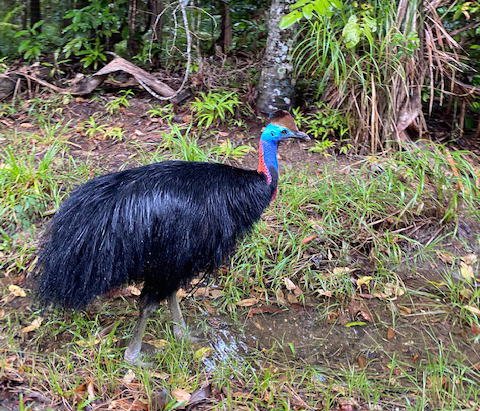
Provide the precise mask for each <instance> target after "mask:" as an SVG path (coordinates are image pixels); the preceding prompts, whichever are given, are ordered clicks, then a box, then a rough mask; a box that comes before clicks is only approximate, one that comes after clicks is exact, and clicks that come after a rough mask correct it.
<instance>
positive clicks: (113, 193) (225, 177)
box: [38, 111, 308, 363]
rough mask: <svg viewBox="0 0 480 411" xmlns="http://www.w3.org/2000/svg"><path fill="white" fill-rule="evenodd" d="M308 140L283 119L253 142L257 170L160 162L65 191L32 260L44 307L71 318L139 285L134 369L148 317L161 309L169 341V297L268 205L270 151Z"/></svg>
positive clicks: (272, 184)
mask: <svg viewBox="0 0 480 411" xmlns="http://www.w3.org/2000/svg"><path fill="white" fill-rule="evenodd" d="M289 138H303V139H308V137H307V135H306V134H304V133H302V132H299V131H298V129H297V127H296V126H295V123H294V121H293V119H292V117H291V116H290V114H288V113H287V112H286V111H277V112H275V113H274V114H272V115H271V122H270V124H269V125H267V127H266V128H265V130H264V131H263V133H262V136H261V139H260V153H259V166H258V170H244V169H241V168H236V167H231V166H228V165H223V164H216V163H199V162H183V161H165V162H162V163H156V164H151V165H147V166H144V167H139V168H134V169H131V170H126V171H121V172H118V173H112V174H107V175H104V176H101V177H97V178H94V179H92V180H90V181H88V182H87V183H86V184H84V185H82V186H80V187H78V188H77V189H75V190H74V191H73V192H72V193H71V195H70V197H69V198H68V199H67V200H66V201H65V202H64V203H63V204H62V206H61V207H60V209H59V210H58V212H57V213H56V214H55V216H54V217H53V219H52V221H51V222H50V225H49V227H48V228H47V231H46V233H45V237H44V240H43V243H42V246H41V247H40V251H39V269H40V279H39V284H38V294H39V298H40V300H41V301H42V302H43V303H45V304H50V303H53V304H56V305H60V306H63V307H70V308H74V309H80V308H82V307H84V306H86V305H87V304H88V303H89V302H90V301H91V300H92V299H93V298H94V297H95V296H98V295H101V294H104V293H106V292H108V291H110V290H112V289H115V288H117V287H120V286H122V285H124V284H127V283H135V282H141V281H144V287H143V290H142V295H141V310H140V317H139V320H138V323H137V325H136V328H135V331H134V336H133V338H132V341H131V342H130V344H129V346H128V348H127V350H126V351H125V359H126V360H127V361H129V362H131V363H137V362H138V360H139V357H140V353H141V347H142V339H143V335H144V332H145V326H146V322H147V319H148V315H149V314H150V313H151V312H152V311H153V310H154V309H155V308H156V307H157V306H158V304H159V303H160V302H161V301H162V300H164V299H168V306H169V309H170V311H171V313H172V319H173V322H174V332H175V335H176V336H177V337H179V336H182V335H183V334H184V332H185V322H184V320H183V317H182V313H181V311H180V307H179V305H178V302H177V298H176V291H177V290H178V288H179V287H180V286H181V285H182V284H184V283H186V282H188V281H189V280H191V279H192V278H193V277H194V276H195V275H197V274H198V273H200V272H211V271H212V270H214V269H215V268H216V267H218V266H219V265H220V264H222V263H223V262H224V261H225V259H226V258H227V257H228V255H229V254H230V253H231V252H232V250H233V249H234V246H235V242H236V240H237V239H239V238H241V237H242V236H243V235H244V234H245V233H247V232H248V231H249V230H250V229H251V228H252V226H253V224H254V223H255V222H256V221H258V220H259V219H260V216H261V214H262V212H263V210H265V208H266V207H267V206H268V205H269V203H270V202H271V201H272V199H274V198H275V196H276V192H277V181H278V163H277V148H278V143H279V141H282V140H285V139H289Z"/></svg>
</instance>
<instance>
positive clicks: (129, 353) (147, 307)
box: [125, 301, 158, 365]
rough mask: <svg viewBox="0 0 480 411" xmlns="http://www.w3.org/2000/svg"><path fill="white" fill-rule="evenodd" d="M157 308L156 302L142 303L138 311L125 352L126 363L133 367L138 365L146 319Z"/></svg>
mask: <svg viewBox="0 0 480 411" xmlns="http://www.w3.org/2000/svg"><path fill="white" fill-rule="evenodd" d="M157 307H158V303H156V302H153V301H148V302H146V303H143V301H142V308H141V309H140V315H139V317H138V320H137V324H136V325H135V329H134V330H133V337H132V340H131V341H130V344H128V347H127V349H126V350H125V361H126V362H128V363H130V364H133V365H138V364H139V363H140V357H141V354H142V340H143V336H144V334H145V329H146V327H147V321H148V317H149V316H150V314H151V313H152V311H155V310H156V309H157Z"/></svg>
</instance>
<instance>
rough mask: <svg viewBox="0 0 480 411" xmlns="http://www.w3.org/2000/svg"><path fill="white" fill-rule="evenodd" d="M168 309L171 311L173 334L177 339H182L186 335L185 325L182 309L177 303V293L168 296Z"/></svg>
mask: <svg viewBox="0 0 480 411" xmlns="http://www.w3.org/2000/svg"><path fill="white" fill-rule="evenodd" d="M168 309H169V310H170V312H171V313H172V322H173V334H174V335H175V338H177V339H183V338H185V337H187V325H186V324H185V320H184V319H183V315H182V310H181V309H180V304H178V300H177V293H176V292H175V293H173V294H172V295H171V296H170V297H168Z"/></svg>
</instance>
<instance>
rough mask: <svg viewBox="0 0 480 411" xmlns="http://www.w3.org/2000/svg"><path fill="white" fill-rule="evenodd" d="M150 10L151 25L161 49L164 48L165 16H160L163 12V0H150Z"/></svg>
mask: <svg viewBox="0 0 480 411" xmlns="http://www.w3.org/2000/svg"><path fill="white" fill-rule="evenodd" d="M150 9H151V12H152V14H151V19H150V25H151V27H152V35H153V39H154V40H155V41H156V43H157V44H158V47H159V48H162V41H163V21H164V18H165V14H162V16H161V17H160V18H159V17H158V16H159V15H160V14H161V13H162V11H163V0H150Z"/></svg>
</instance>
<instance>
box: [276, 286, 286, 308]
mask: <svg viewBox="0 0 480 411" xmlns="http://www.w3.org/2000/svg"><path fill="white" fill-rule="evenodd" d="M275 297H276V299H277V303H279V304H282V305H285V304H287V301H286V300H285V295H284V294H283V291H282V290H281V289H280V288H278V289H277V291H275Z"/></svg>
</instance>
